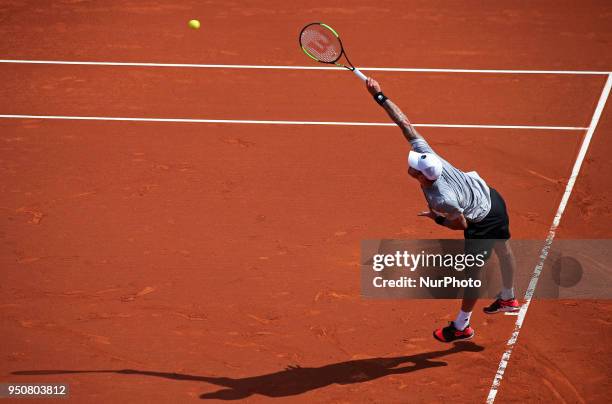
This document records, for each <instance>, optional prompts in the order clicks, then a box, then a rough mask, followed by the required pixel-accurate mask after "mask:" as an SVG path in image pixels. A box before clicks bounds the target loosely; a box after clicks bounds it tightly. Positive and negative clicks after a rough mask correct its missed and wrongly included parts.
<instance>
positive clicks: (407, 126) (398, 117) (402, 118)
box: [366, 77, 423, 142]
mask: <svg viewBox="0 0 612 404" xmlns="http://www.w3.org/2000/svg"><path fill="white" fill-rule="evenodd" d="M366 86H367V88H368V91H369V92H370V94H372V96H373V97H374V100H375V101H376V102H377V103H378V104H379V105H380V106H381V107H383V109H384V110H385V111H386V112H387V115H389V118H391V120H392V121H393V122H395V123H396V124H397V126H399V127H400V129H401V130H402V133H403V134H404V137H405V138H406V140H407V141H409V142H410V141H411V140H415V139H422V138H423V137H422V136H421V135H419V133H418V132H417V131H416V129H414V126H412V124H411V123H410V121H409V120H408V118H407V117H406V115H404V113H403V112H402V111H401V110H400V109H399V107H398V106H397V105H395V104H394V103H393V102H392V101H391V100H390V99H388V98H387V97H386V96H385V95H384V94H383V93H382V90H381V88H380V84H378V82H377V81H376V80H374V79H373V78H371V77H368V80H367V81H366Z"/></svg>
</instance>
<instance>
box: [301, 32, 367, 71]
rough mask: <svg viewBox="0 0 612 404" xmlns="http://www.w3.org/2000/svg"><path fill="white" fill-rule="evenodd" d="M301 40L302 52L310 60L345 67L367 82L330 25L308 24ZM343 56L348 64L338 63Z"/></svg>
mask: <svg viewBox="0 0 612 404" xmlns="http://www.w3.org/2000/svg"><path fill="white" fill-rule="evenodd" d="M299 40H300V47H301V48H302V51H304V53H305V54H306V55H308V56H309V57H310V58H312V59H314V60H316V61H317V62H320V63H327V64H332V65H336V66H340V67H344V68H346V69H349V70H350V71H352V72H353V73H355V74H356V75H357V77H359V78H360V79H361V80H363V81H366V80H367V77H366V76H365V75H364V74H363V73H361V72H360V71H359V69H357V68H356V67H355V66H353V64H352V63H351V61H350V60H349V58H348V56H347V55H346V51H345V50H344V47H343V46H342V41H341V40H340V36H339V35H338V33H337V32H336V31H335V30H334V29H333V28H332V27H330V26H329V25H327V24H323V23H322V22H313V23H311V24H308V25H306V26H305V27H304V28H302V31H301V32H300V38H299ZM342 56H344V58H345V59H346V64H343V63H339V62H338V61H339V60H340V58H341V57H342Z"/></svg>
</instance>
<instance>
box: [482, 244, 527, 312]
mask: <svg viewBox="0 0 612 404" xmlns="http://www.w3.org/2000/svg"><path fill="white" fill-rule="evenodd" d="M494 248H495V254H496V255H497V258H498V260H499V267H500V270H501V276H502V285H503V286H502V290H501V292H500V294H499V296H498V298H497V299H496V300H495V301H494V302H493V303H491V305H489V306H487V307H485V308H484V312H485V313H487V314H494V313H499V312H515V311H518V310H519V309H520V305H519V302H518V300H516V297H515V296H514V273H515V272H516V260H515V258H514V253H513V252H512V248H510V243H509V242H508V240H500V241H498V242H496V243H495V247H494Z"/></svg>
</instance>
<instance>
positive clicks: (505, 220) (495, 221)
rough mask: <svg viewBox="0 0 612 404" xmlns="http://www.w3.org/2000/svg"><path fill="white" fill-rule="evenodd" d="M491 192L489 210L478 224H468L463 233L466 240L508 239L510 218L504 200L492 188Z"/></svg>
mask: <svg viewBox="0 0 612 404" xmlns="http://www.w3.org/2000/svg"><path fill="white" fill-rule="evenodd" d="M489 190H490V192H491V210H490V211H489V213H488V214H487V216H485V218H484V219H482V220H481V221H480V222H468V228H467V229H465V230H464V231H463V236H464V238H466V239H496V240H508V239H509V238H510V218H509V217H508V211H507V210H506V202H504V198H502V196H501V195H500V194H499V192H497V191H496V190H495V189H493V188H489Z"/></svg>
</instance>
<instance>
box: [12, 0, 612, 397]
mask: <svg viewBox="0 0 612 404" xmlns="http://www.w3.org/2000/svg"><path fill="white" fill-rule="evenodd" d="M102 3H104V4H102ZM146 3H149V4H145V2H127V1H125V2H122V1H113V2H77V1H63V2H54V5H46V2H35V1H31V2H27V1H10V2H9V1H0V36H1V37H2V38H3V40H2V41H0V55H1V57H2V58H3V59H44V60H91V61H123V62H127V61H134V62H172V63H208V64H263V65H296V66H297V65H307V64H309V63H310V61H309V60H308V59H307V58H306V57H305V56H304V55H302V54H301V52H300V51H299V49H298V47H297V40H296V37H297V32H298V31H299V29H300V27H301V26H303V25H304V24H306V23H308V22H310V21H312V20H322V21H326V22H328V23H329V24H331V25H332V26H334V27H335V28H336V29H337V30H338V31H339V32H340V33H341V34H342V35H343V37H344V40H345V42H346V45H347V46H348V49H349V52H350V55H351V58H352V59H353V62H355V63H356V64H357V65H364V66H388V67H451V68H494V69H544V70H548V69H564V70H572V69H581V70H610V69H611V67H612V63H611V60H610V54H609V46H610V41H612V31H611V30H610V27H611V26H612V9H611V8H610V5H609V3H607V2H605V1H602V2H579V3H578V2H577V3H576V4H575V5H573V6H572V5H564V4H559V3H558V2H536V3H534V2H516V3H513V4H509V5H506V6H501V5H497V4H493V3H491V4H488V5H487V4H482V3H481V2H467V3H465V4H463V2H462V4H459V3H455V2H441V3H440V4H438V5H436V6H433V5H431V3H430V2H425V1H424V2H405V1H396V2H385V3H382V4H381V5H380V6H374V5H373V4H372V3H371V2H365V1H353V2H351V4H352V5H351V7H350V8H349V7H347V5H346V2H338V1H326V2H324V1H313V2H307V4H299V3H298V2H287V1H258V2H248V5H243V4H241V2H231V1H224V2H215V1H209V2H199V1H191V2H188V1H184V2H180V4H179V3H178V2H171V1H167V2H146ZM43 4H45V5H43ZM109 4H111V5H109ZM191 18H199V19H200V20H201V21H202V29H200V30H199V31H192V30H188V28H187V26H186V22H187V21H188V20H189V19H191ZM0 74H1V77H2V78H3V80H2V84H1V85H0V113H1V114H33V115H88V116H123V117H154V118H164V117H167V118H204V119H207V118H208V119H255V120H303V121H363V122H387V117H386V116H385V114H384V112H382V111H381V110H380V108H378V107H377V106H376V104H374V103H373V102H372V100H371V98H370V97H369V95H368V94H367V93H366V92H365V89H364V88H363V85H362V84H361V83H360V82H359V81H358V80H357V79H356V78H355V77H354V76H353V75H351V74H350V73H348V72H343V71H326V72H325V71H303V70H294V71H289V70H278V71H272V70H233V69H177V68H135V67H86V66H34V65H15V64H0ZM374 77H375V78H377V79H379V81H380V82H381V84H382V85H383V88H384V90H385V92H386V94H387V95H388V96H389V97H391V98H392V99H393V100H394V101H395V102H396V103H397V104H398V105H399V106H400V107H401V108H402V109H403V110H404V111H405V112H406V113H407V115H408V116H409V117H410V119H411V120H412V121H413V122H416V123H455V124H498V125H544V126H576V127H586V126H588V125H589V123H590V120H591V117H592V114H593V111H594V109H595V106H596V104H597V101H598V99H599V96H600V94H601V91H602V88H603V85H604V82H605V78H606V77H605V76H575V75H500V74H490V75H483V74H453V73H448V74H440V73H435V74H434V73H389V72H386V73H383V72H380V73H376V74H374ZM420 132H421V133H422V134H423V135H424V136H425V137H426V138H427V139H428V140H429V141H430V143H431V145H432V146H433V147H434V148H435V149H436V151H438V152H439V153H440V154H442V155H443V156H445V157H446V158H447V159H448V160H450V161H451V162H452V163H453V164H455V165H456V166H458V167H459V168H462V169H465V170H468V171H469V170H477V171H478V173H479V174H480V175H481V176H482V177H484V178H485V179H486V180H487V182H488V183H489V184H490V185H492V186H493V187H495V188H496V189H498V191H500V192H501V193H502V195H503V196H504V198H505V199H506V202H507V204H508V206H509V213H510V217H511V230H512V234H513V237H515V238H522V239H541V240H543V239H544V238H545V237H546V235H547V232H548V229H549V227H550V224H551V223H552V219H553V216H554V214H555V212H556V210H557V207H558V205H559V201H560V200H561V196H562V193H563V191H564V189H565V185H566V182H567V178H568V177H569V174H570V172H571V169H572V166H573V164H574V161H575V159H576V155H577V153H578V150H579V148H580V145H581V142H582V139H583V136H584V133H585V132H584V131H550V130H510V129H493V130H492V129H444V128H422V129H420ZM611 134H612V111H611V109H610V107H609V106H608V107H607V108H606V109H605V110H604V114H603V115H602V118H601V121H600V124H599V127H598V129H597V131H596V132H595V135H594V138H593V141H592V142H591V146H590V149H589V152H588V154H587V158H586V160H585V163H584V165H583V167H582V171H581V174H580V177H579V178H578V181H577V183H576V187H575V189H574V191H573V194H572V197H571V199H570V202H569V205H568V207H567V209H566V212H565V215H564V216H563V219H562V224H561V227H560V229H559V230H558V237H562V238H567V239H571V238H609V237H610V235H611V233H612V231H611V230H610V223H611V222H612V215H611V213H610V202H611V201H610V191H611V189H612V180H611V179H610V175H609V173H610V172H612V167H611V163H610V155H611V154H612V146H611V143H610V140H609V138H610V135H611ZM407 151H408V145H407V144H406V143H405V141H404V140H403V138H402V136H401V133H400V131H399V130H398V129H396V128H393V127H347V126H323V127H319V126H316V127H312V126H310V127H308V126H290V125H231V124H202V123H129V122H90V121H49V120H16V119H0V173H1V181H0V223H1V224H0V271H1V272H0V274H1V276H2V280H1V282H0V313H1V317H0V329H1V330H2V331H1V334H2V343H1V344H0V382H15V383H25V382H30V383H32V382H37V383H40V382H62V383H68V384H70V391H71V398H72V400H74V401H75V402H92V403H93V402H96V403H97V402H130V403H133V402H143V403H145V402H153V401H160V402H185V401H189V400H197V399H199V398H205V399H215V398H216V399H225V400H228V399H239V398H248V399H249V400H252V401H267V400H269V398H270V397H280V398H282V399H284V400H295V401H302V402H433V401H441V400H453V401H454V402H482V401H484V400H485V398H486V396H487V394H488V392H489V388H490V386H491V382H492V380H493V376H494V374H495V372H496V370H497V367H498V364H499V360H500V357H501V354H502V352H503V351H504V350H505V348H506V347H505V344H506V341H507V339H508V338H509V336H510V334H511V331H512V329H513V327H514V321H515V319H516V317H512V316H503V315H499V316H490V317H485V316H484V315H483V314H481V308H482V306H483V305H484V304H485V302H480V303H479V305H478V306H477V308H476V312H475V314H474V316H473V319H472V325H473V326H474V328H475V329H476V333H477V335H476V338H475V339H474V340H473V343H466V344H457V345H455V346H448V345H443V344H441V343H438V342H436V341H435V340H433V338H432V337H431V331H432V330H433V329H434V328H435V327H438V326H441V325H444V323H445V322H447V321H448V320H451V319H453V318H454V315H455V312H456V310H457V309H458V302H457V301H452V300H436V301H434V300H429V301H368V300H363V299H361V298H360V291H359V272H358V271H359V242H360V241H361V240H363V239H373V238H450V237H460V236H461V234H460V233H453V232H450V231H447V230H445V229H442V228H440V227H438V226H436V225H435V224H433V222H431V221H427V220H425V219H421V218H417V217H416V213H417V212H419V211H420V210H422V209H423V208H424V207H425V201H424V199H423V197H422V194H421V191H420V190H419V189H418V186H417V184H416V183H414V182H413V181H411V180H410V179H409V178H408V177H407V175H406V173H405V170H406V166H405V159H406V153H407ZM534 265H535V263H534ZM611 324H612V305H611V304H610V303H609V301H601V300H600V301H595V300H590V301H585V300H581V301H567V300H563V301H552V300H551V301H534V302H533V303H532V305H531V307H530V309H529V312H528V314H527V317H526V320H525V323H524V326H523V329H522V331H521V334H520V337H519V342H518V345H517V346H516V348H515V349H514V352H513V355H512V358H511V360H510V365H509V367H508V369H507V370H506V374H505V377H504V380H503V382H502V385H501V390H500V392H499V394H498V396H497V401H498V402H502V403H503V402H525V401H529V400H531V401H541V402H551V401H552V402H606V401H607V400H608V396H609V392H610V390H611V386H610V378H609V372H610V370H611V368H610V365H611V363H610V358H611V357H612V356H611V355H612V350H611V349H610V344H609V336H610V332H611V329H612V327H611Z"/></svg>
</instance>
